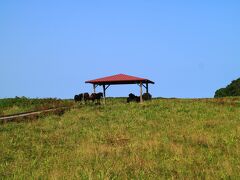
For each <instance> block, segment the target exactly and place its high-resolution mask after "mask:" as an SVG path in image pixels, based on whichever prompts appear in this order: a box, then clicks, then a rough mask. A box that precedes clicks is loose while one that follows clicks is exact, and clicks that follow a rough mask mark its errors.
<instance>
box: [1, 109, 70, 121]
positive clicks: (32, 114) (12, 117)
mask: <svg viewBox="0 0 240 180" xmlns="http://www.w3.org/2000/svg"><path fill="white" fill-rule="evenodd" d="M70 108H71V107H58V108H51V109H46V110H40V111H33V112H25V113H19V114H13V115H7V116H2V117H0V123H5V122H12V121H20V120H26V119H33V118H38V117H39V116H40V115H42V114H63V113H64V111H66V110H68V109H70Z"/></svg>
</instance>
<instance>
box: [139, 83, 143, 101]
mask: <svg viewBox="0 0 240 180" xmlns="http://www.w3.org/2000/svg"><path fill="white" fill-rule="evenodd" d="M142 85H143V84H142V82H140V102H141V103H142V102H143V98H142Z"/></svg>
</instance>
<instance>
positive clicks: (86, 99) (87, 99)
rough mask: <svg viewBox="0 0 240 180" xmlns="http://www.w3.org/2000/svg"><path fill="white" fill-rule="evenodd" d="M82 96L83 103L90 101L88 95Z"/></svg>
mask: <svg viewBox="0 0 240 180" xmlns="http://www.w3.org/2000/svg"><path fill="white" fill-rule="evenodd" d="M82 96H83V98H82V99H83V100H84V101H85V102H87V101H89V100H90V96H89V94H88V93H83V94H82Z"/></svg>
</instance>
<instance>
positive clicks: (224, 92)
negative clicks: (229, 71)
mask: <svg viewBox="0 0 240 180" xmlns="http://www.w3.org/2000/svg"><path fill="white" fill-rule="evenodd" d="M226 96H240V78H238V79H237V80H234V81H232V82H231V84H229V85H228V86H227V87H225V88H221V89H218V90H217V91H216V92H215V95H214V97H215V98H218V97H226Z"/></svg>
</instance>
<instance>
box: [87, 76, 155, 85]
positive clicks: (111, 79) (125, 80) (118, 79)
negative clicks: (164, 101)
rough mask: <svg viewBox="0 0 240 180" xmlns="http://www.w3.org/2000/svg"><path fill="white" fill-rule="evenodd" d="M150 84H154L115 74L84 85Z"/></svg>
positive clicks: (146, 80) (141, 79)
mask: <svg viewBox="0 0 240 180" xmlns="http://www.w3.org/2000/svg"><path fill="white" fill-rule="evenodd" d="M140 82H143V83H151V84H154V82H153V81H150V80H148V79H145V78H139V77H134V76H129V75H126V74H117V75H114V76H107V77H103V78H98V79H94V80H90V81H86V82H85V83H92V84H135V83H140Z"/></svg>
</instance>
